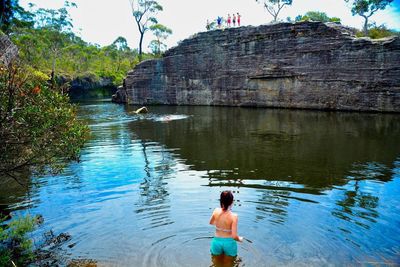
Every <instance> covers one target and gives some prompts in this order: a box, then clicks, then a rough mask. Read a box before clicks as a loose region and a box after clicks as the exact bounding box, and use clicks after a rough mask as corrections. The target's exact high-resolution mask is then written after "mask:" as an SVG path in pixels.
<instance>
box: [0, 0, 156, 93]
mask: <svg viewBox="0 0 400 267" xmlns="http://www.w3.org/2000/svg"><path fill="white" fill-rule="evenodd" d="M74 7H75V4H73V3H69V2H65V6H64V7H63V8H60V9H44V8H35V6H33V5H31V6H30V9H29V11H27V10H25V9H23V8H22V7H21V6H19V5H18V3H13V5H12V6H11V7H10V8H11V9H12V10H11V12H9V13H6V14H9V18H8V20H5V19H4V18H3V21H2V24H1V30H2V31H3V32H5V33H6V34H7V35H9V37H10V38H11V40H12V41H13V42H14V43H15V44H16V45H17V46H18V48H19V55H20V59H21V60H22V61H23V63H24V64H26V65H28V66H30V67H31V68H32V71H35V72H41V73H42V74H43V75H47V76H48V77H49V79H52V81H53V82H56V81H57V80H58V81H60V80H62V81H68V80H73V79H75V78H82V77H90V79H91V80H93V79H94V80H96V79H98V80H100V79H101V78H106V79H111V81H112V83H113V85H115V86H118V85H120V84H122V80H123V78H124V77H125V75H126V73H127V71H128V70H130V69H132V68H133V67H134V66H135V65H136V64H137V63H138V62H139V56H138V51H137V50H136V49H131V48H129V47H128V45H127V41H126V39H125V38H124V37H118V38H117V39H116V40H115V41H114V42H113V43H112V44H110V45H108V46H104V47H100V46H99V45H97V44H90V43H87V42H85V41H84V40H82V39H81V38H80V37H79V36H77V35H76V34H75V33H74V32H72V28H73V24H72V20H71V18H70V16H69V13H68V11H69V10H70V9H71V8H74ZM99 32H101V29H99ZM153 57H155V56H154V55H152V54H144V55H143V59H147V58H153ZM37 74H39V73H37Z"/></svg>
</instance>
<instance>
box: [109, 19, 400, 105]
mask: <svg viewBox="0 0 400 267" xmlns="http://www.w3.org/2000/svg"><path fill="white" fill-rule="evenodd" d="M352 34H353V33H352V30H351V29H349V28H346V27H343V26H340V25H337V24H329V23H327V24H325V23H321V22H300V23H278V24H272V25H262V26H259V27H239V28H230V29H225V30H215V31H209V32H203V33H199V34H196V35H195V36H194V37H192V38H190V39H186V40H183V41H182V42H181V43H180V44H179V45H178V46H177V47H174V48H172V49H170V50H168V51H167V52H166V53H165V55H164V56H163V57H162V58H160V59H154V60H148V61H144V62H142V63H140V64H139V65H137V66H136V68H135V69H134V70H132V71H130V72H129V73H128V75H127V77H126V79H125V84H124V87H123V88H122V89H120V90H119V91H118V93H117V95H116V97H115V100H114V101H117V102H128V103H131V104H137V105H149V104H172V105H228V106H256V107H283V108H312V109H330V110H356V111H386V112H400V66H399V62H400V38H399V37H392V38H386V39H380V40H371V39H369V38H356V37H355V36H353V35H352Z"/></svg>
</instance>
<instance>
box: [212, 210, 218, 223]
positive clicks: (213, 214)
mask: <svg viewBox="0 0 400 267" xmlns="http://www.w3.org/2000/svg"><path fill="white" fill-rule="evenodd" d="M216 210H217V209H214V211H213V213H212V215H211V218H210V224H215V211H216Z"/></svg>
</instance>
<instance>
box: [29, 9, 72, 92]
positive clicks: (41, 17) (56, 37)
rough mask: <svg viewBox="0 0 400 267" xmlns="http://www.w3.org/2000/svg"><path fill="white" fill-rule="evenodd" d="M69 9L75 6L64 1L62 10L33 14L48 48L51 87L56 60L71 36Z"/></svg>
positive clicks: (48, 10)
mask: <svg viewBox="0 0 400 267" xmlns="http://www.w3.org/2000/svg"><path fill="white" fill-rule="evenodd" d="M70 7H76V4H75V3H70V2H68V1H65V4H64V7H62V8H59V9H45V8H39V9H37V10H36V12H35V22H36V26H37V28H38V29H40V30H41V33H42V35H43V37H44V38H45V40H46V42H47V43H48V47H49V48H50V55H51V57H52V59H51V62H52V64H51V81H52V85H53V87H54V85H55V74H56V62H57V59H58V58H59V57H60V55H61V53H62V50H63V49H66V48H67V47H66V46H65V44H66V43H67V42H68V40H70V38H71V37H72V36H73V33H72V28H73V25H72V19H71V17H70V15H69V13H68V9H67V8H70ZM60 33H62V34H60Z"/></svg>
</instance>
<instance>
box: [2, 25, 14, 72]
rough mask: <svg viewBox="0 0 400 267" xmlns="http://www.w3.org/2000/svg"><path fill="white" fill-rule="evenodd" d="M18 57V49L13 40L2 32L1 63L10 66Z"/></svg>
mask: <svg viewBox="0 0 400 267" xmlns="http://www.w3.org/2000/svg"><path fill="white" fill-rule="evenodd" d="M17 56H18V48H17V46H16V45H14V44H13V43H12V42H11V40H10V39H9V38H8V37H7V36H6V35H5V34H3V33H1V32H0V62H1V63H2V64H4V65H8V64H10V63H11V62H12V61H13V60H14V59H15V58H16V57H17Z"/></svg>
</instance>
